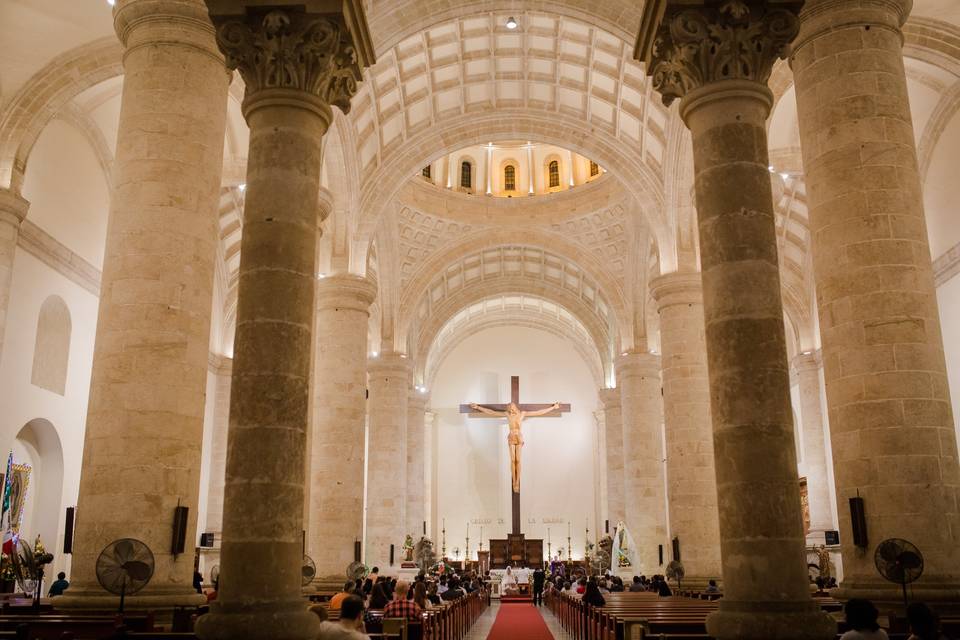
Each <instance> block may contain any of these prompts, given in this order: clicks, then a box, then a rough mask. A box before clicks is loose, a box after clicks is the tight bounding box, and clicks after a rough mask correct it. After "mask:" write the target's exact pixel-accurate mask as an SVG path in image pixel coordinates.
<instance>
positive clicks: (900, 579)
mask: <svg viewBox="0 0 960 640" xmlns="http://www.w3.org/2000/svg"><path fill="white" fill-rule="evenodd" d="M873 562H874V564H875V565H876V567H877V571H878V572H879V573H880V575H881V576H883V577H884V578H886V579H887V580H889V581H890V582H894V583H896V584H899V585H900V588H901V589H903V606H904V608H906V607H907V605H908V604H909V600H908V599H907V585H908V584H910V583H911V582H915V581H916V580H918V579H919V578H920V576H921V575H923V554H921V553H920V550H919V549H917V547H916V546H915V545H914V544H913V543H912V542H910V541H908V540H902V539H900V538H889V539H887V540H884V541H883V542H881V543H880V544H878V545H877V551H876V553H875V554H874V556H873Z"/></svg>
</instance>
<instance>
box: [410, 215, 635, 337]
mask: <svg viewBox="0 0 960 640" xmlns="http://www.w3.org/2000/svg"><path fill="white" fill-rule="evenodd" d="M518 244H523V245H525V246H528V247H536V248H537V249H538V250H545V251H546V252H548V253H550V254H552V255H554V256H556V257H557V259H558V260H561V261H562V262H565V263H567V264H569V265H570V267H569V268H568V269H567V271H569V272H571V273H573V272H579V273H583V274H584V275H585V277H587V278H588V279H589V281H590V283H591V285H590V290H591V291H593V290H596V291H599V292H600V293H601V294H602V295H601V297H600V299H602V300H603V301H604V307H605V309H604V316H605V317H607V318H608V322H609V323H610V324H611V327H612V332H613V333H614V334H616V335H617V339H618V342H624V343H626V344H628V345H629V344H632V342H633V332H632V330H631V321H630V318H629V315H628V312H627V303H626V299H625V296H624V290H623V283H622V280H621V279H620V278H618V277H617V275H615V274H613V273H611V272H610V271H609V269H608V268H607V266H606V265H605V263H604V261H603V259H602V258H601V257H598V256H597V255H596V254H594V252H593V250H592V249H591V248H590V247H588V246H586V245H583V244H580V243H579V242H577V241H576V239H574V238H568V237H567V236H566V235H564V234H560V233H557V232H556V231H553V230H550V229H548V228H544V227H543V226H522V225H515V226H495V227H477V228H476V230H475V231H472V232H471V233H462V234H461V235H460V236H459V237H456V238H455V239H453V240H452V241H448V242H446V243H443V244H442V245H439V243H438V246H440V248H439V249H437V250H435V251H434V252H433V253H432V254H430V256H429V257H428V258H426V259H422V260H420V262H419V266H418V267H417V268H416V269H415V270H414V271H413V272H412V273H411V274H410V275H409V276H408V277H407V279H406V280H405V281H404V282H405V284H404V287H403V290H402V295H401V297H400V318H401V320H400V322H399V324H398V327H399V334H400V335H407V334H409V333H410V331H411V327H412V324H413V322H414V320H415V318H416V315H415V311H418V310H419V306H420V305H421V303H422V301H423V300H424V299H425V298H429V296H430V291H431V289H432V288H434V287H435V282H434V279H435V277H436V276H437V274H446V273H448V272H449V268H450V265H456V264H460V263H462V259H463V256H464V255H468V254H475V253H483V252H484V251H487V250H493V249H499V248H502V247H504V246H515V245H518ZM480 259H481V260H487V259H489V256H488V255H486V254H484V255H483V256H481V258H480ZM497 259H498V260H499V258H497ZM490 269H491V267H490V266H489V265H488V266H487V268H485V269H483V270H480V272H479V273H477V274H476V275H477V277H478V278H479V279H482V278H486V277H489V274H490V273H493V272H495V271H496V269H494V270H493V271H490Z"/></svg>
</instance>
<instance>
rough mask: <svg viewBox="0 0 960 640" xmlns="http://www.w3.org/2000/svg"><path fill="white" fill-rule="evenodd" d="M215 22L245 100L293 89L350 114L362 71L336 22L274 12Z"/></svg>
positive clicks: (322, 18)
mask: <svg viewBox="0 0 960 640" xmlns="http://www.w3.org/2000/svg"><path fill="white" fill-rule="evenodd" d="M217 22H218V24H217V25H216V26H217V45H218V46H219V47H220V50H221V51H223V53H224V56H225V57H226V62H227V67H228V68H230V69H237V70H239V71H240V75H241V76H242V77H243V81H244V82H245V83H246V85H247V96H251V95H254V94H255V93H257V92H258V91H261V90H264V89H297V90H300V91H305V92H307V93H309V94H311V95H314V96H317V97H318V98H320V99H321V100H323V101H324V102H325V103H326V104H328V105H336V106H337V107H339V108H340V110H341V111H343V112H344V113H349V112H350V99H351V98H352V97H353V95H354V94H355V93H356V92H357V83H358V82H359V81H360V79H361V77H362V70H361V68H360V65H359V64H358V62H357V55H356V51H355V50H354V47H353V44H352V43H351V41H350V36H349V33H348V31H347V29H345V28H344V27H343V25H341V24H340V23H339V22H338V21H337V20H335V19H331V18H330V17H325V16H316V15H311V14H307V13H303V12H294V11H283V10H274V11H270V12H268V13H266V14H260V15H256V14H254V15H250V16H247V17H245V18H239V19H229V20H225V21H223V22H220V21H217Z"/></svg>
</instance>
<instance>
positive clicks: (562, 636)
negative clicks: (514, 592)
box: [465, 600, 572, 640]
mask: <svg viewBox="0 0 960 640" xmlns="http://www.w3.org/2000/svg"><path fill="white" fill-rule="evenodd" d="M499 610H500V605H499V604H498V603H497V601H496V600H494V601H493V604H491V605H490V607H489V608H488V609H487V610H486V611H484V612H483V614H482V615H481V616H480V617H479V618H478V619H477V622H476V624H474V625H473V628H472V629H470V632H469V633H467V637H466V638H465V640H487V636H488V635H489V634H490V629H491V628H493V621H494V620H496V619H497V612H498V611H499ZM539 611H540V615H542V616H543V621H544V622H545V623H546V624H547V628H548V629H550V633H552V634H553V637H554V638H555V640H572V636H571V635H570V634H568V633H566V632H565V631H564V630H563V628H562V627H561V626H560V623H559V622H558V621H557V619H556V618H555V617H553V614H552V613H550V610H549V609H548V608H546V607H539ZM518 640H520V639H519V638H518Z"/></svg>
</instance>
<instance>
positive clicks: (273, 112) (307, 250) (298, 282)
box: [197, 0, 374, 640]
mask: <svg viewBox="0 0 960 640" xmlns="http://www.w3.org/2000/svg"><path fill="white" fill-rule="evenodd" d="M207 7H208V9H209V12H210V19H211V21H212V22H213V24H214V27H215V29H216V42H217V45H218V46H219V48H220V50H221V51H222V52H223V54H224V56H225V58H226V65H227V68H229V69H236V70H238V71H239V72H240V75H241V76H242V78H243V80H244V83H245V84H246V95H245V97H244V100H243V115H244V118H246V120H247V124H248V125H249V127H250V148H249V152H248V154H247V157H248V158H249V160H248V162H247V179H246V184H247V189H246V206H245V207H244V212H243V218H244V223H243V238H242V248H241V252H240V269H239V278H238V281H239V286H238V291H237V322H236V326H237V328H236V337H235V340H234V342H235V344H234V354H235V355H234V366H233V383H232V387H231V398H230V432H229V439H228V440H229V441H228V445H227V448H228V452H227V469H226V484H225V490H224V514H223V543H222V546H221V562H220V568H221V571H220V575H221V578H222V583H221V588H220V591H219V593H218V597H217V602H216V603H215V604H213V605H212V606H211V610H210V613H208V614H207V615H205V616H203V617H202V618H201V619H200V620H199V621H198V623H197V635H198V637H200V638H202V639H203V640H213V639H217V640H220V639H223V640H227V639H228V638H229V639H233V638H246V639H247V640H255V639H262V640H268V639H269V640H307V639H308V638H315V637H316V635H317V633H318V624H319V623H318V621H317V620H316V617H315V616H313V615H312V614H310V613H309V612H307V611H306V610H304V608H303V604H302V594H301V588H302V583H301V580H302V567H303V531H304V496H305V484H306V481H307V479H306V468H307V465H306V461H307V429H308V424H309V416H308V407H309V395H310V382H311V376H310V368H311V367H310V360H311V358H310V354H311V351H312V348H311V347H312V346H313V329H314V321H315V313H316V312H317V306H316V304H315V295H316V289H317V285H316V282H317V281H316V274H315V260H316V246H317V235H318V234H317V211H318V203H319V194H320V172H321V161H322V144H323V136H324V134H325V133H326V132H327V129H328V128H329V126H330V123H331V121H332V119H333V112H332V108H333V107H337V108H339V109H340V110H341V111H343V112H344V113H346V112H348V111H349V110H350V99H351V98H352V97H353V95H354V94H355V93H356V91H357V86H358V83H359V82H360V80H361V74H362V70H363V69H364V68H365V67H366V66H369V65H370V64H372V63H373V61H374V54H373V47H372V45H371V41H370V35H369V33H368V32H367V27H366V21H365V19H364V16H363V9H362V6H361V4H360V1H359V0H346V1H342V2H332V1H329V2H324V1H322V0H300V1H299V2H296V1H284V2H282V3H281V2H278V0H259V1H258V0H207ZM354 353H355V352H354ZM320 357H327V356H326V355H324V354H320V355H318V358H320ZM316 368H317V370H321V369H323V368H324V363H322V362H319V361H318V362H317V363H316ZM353 391H354V392H356V391H357V389H356V388H354V389H353ZM354 397H355V396H354ZM312 472H313V473H316V472H317V468H316V465H314V468H313V469H312Z"/></svg>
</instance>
